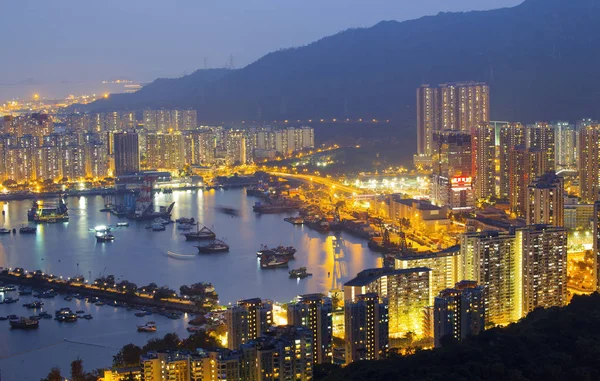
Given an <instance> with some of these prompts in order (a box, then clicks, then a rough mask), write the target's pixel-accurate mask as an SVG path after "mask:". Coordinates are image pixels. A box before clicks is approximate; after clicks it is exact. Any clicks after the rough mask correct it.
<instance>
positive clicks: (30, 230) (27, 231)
mask: <svg viewBox="0 0 600 381" xmlns="http://www.w3.org/2000/svg"><path fill="white" fill-rule="evenodd" d="M35 232H37V228H34V227H31V226H21V228H20V229H19V233H21V234H35Z"/></svg>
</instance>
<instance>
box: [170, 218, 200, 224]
mask: <svg viewBox="0 0 600 381" xmlns="http://www.w3.org/2000/svg"><path fill="white" fill-rule="evenodd" d="M175 222H177V223H178V224H186V225H194V224H195V223H196V220H195V219H194V217H192V218H185V217H181V218H178V219H176V220H175Z"/></svg>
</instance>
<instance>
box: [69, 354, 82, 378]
mask: <svg viewBox="0 0 600 381" xmlns="http://www.w3.org/2000/svg"><path fill="white" fill-rule="evenodd" d="M71 379H72V380H73V381H85V372H84V371H83V360H82V359H80V358H79V357H78V358H77V359H76V360H73V361H72V362H71Z"/></svg>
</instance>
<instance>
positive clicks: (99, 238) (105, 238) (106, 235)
mask: <svg viewBox="0 0 600 381" xmlns="http://www.w3.org/2000/svg"><path fill="white" fill-rule="evenodd" d="M114 240H115V236H114V235H113V234H112V233H110V232H108V231H105V232H103V233H96V242H112V241H114Z"/></svg>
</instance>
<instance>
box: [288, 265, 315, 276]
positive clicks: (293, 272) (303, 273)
mask: <svg viewBox="0 0 600 381" xmlns="http://www.w3.org/2000/svg"><path fill="white" fill-rule="evenodd" d="M289 274H290V278H298V279H304V278H306V277H309V276H312V274H311V273H309V272H306V267H300V268H298V269H294V270H290V271H289Z"/></svg>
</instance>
